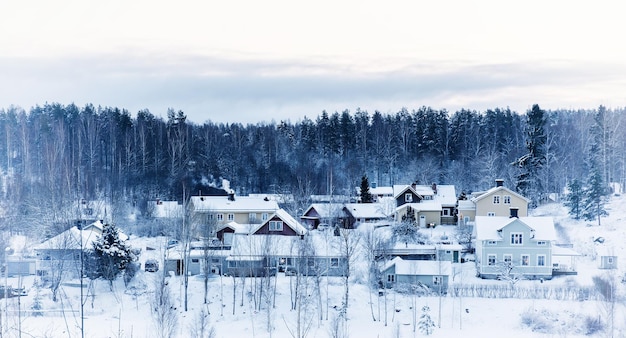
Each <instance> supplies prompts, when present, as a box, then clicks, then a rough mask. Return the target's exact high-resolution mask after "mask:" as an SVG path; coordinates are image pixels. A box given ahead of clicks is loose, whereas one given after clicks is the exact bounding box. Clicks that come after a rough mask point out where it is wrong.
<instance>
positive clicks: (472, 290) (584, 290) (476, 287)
mask: <svg viewBox="0 0 626 338" xmlns="http://www.w3.org/2000/svg"><path fill="white" fill-rule="evenodd" d="M448 296H451V297H478V298H519V299H549V300H574V301H583V300H602V295H601V294H600V293H599V292H598V290H596V289H595V288H594V287H571V286H548V285H541V286H539V285H538V286H532V287H524V286H514V287H512V286H510V285H481V284H456V285H450V286H449V287H448Z"/></svg>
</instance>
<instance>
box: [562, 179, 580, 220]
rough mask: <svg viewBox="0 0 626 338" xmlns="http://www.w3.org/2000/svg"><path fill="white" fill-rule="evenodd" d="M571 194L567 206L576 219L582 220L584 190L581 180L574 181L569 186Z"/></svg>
mask: <svg viewBox="0 0 626 338" xmlns="http://www.w3.org/2000/svg"><path fill="white" fill-rule="evenodd" d="M567 189H568V190H569V193H568V194H567V196H566V201H565V206H566V207H568V208H569V214H570V215H572V216H573V217H574V219H580V217H581V211H582V202H583V188H582V185H581V184H580V181H579V180H576V179H575V180H573V181H571V182H570V183H569V184H568V185H567Z"/></svg>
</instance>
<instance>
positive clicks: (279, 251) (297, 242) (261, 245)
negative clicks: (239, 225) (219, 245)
mask: <svg viewBox="0 0 626 338" xmlns="http://www.w3.org/2000/svg"><path fill="white" fill-rule="evenodd" d="M302 245H307V246H308V250H309V254H312V253H313V252H314V253H315V256H318V257H319V256H333V257H336V256H340V255H341V251H340V249H341V238H340V237H337V236H333V235H332V234H331V235H328V234H319V233H316V234H313V233H308V234H307V235H304V236H303V237H301V236H274V235H242V234H235V235H234V236H233V242H232V246H231V251H230V255H231V256H265V255H272V256H286V257H288V256H298V254H299V252H300V249H301V248H302V247H301V246H302Z"/></svg>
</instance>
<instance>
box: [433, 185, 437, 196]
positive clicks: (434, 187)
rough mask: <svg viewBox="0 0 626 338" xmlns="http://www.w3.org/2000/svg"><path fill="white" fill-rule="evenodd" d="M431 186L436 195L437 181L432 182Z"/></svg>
mask: <svg viewBox="0 0 626 338" xmlns="http://www.w3.org/2000/svg"><path fill="white" fill-rule="evenodd" d="M432 188H433V192H434V193H435V195H437V183H433V185H432Z"/></svg>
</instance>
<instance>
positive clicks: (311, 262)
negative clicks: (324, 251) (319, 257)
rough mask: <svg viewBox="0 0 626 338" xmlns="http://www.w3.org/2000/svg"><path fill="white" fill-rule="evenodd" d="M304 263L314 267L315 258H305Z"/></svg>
mask: <svg viewBox="0 0 626 338" xmlns="http://www.w3.org/2000/svg"><path fill="white" fill-rule="evenodd" d="M306 264H307V265H308V266H309V267H311V268H312V267H315V260H314V259H313V258H309V259H307V261H306Z"/></svg>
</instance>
